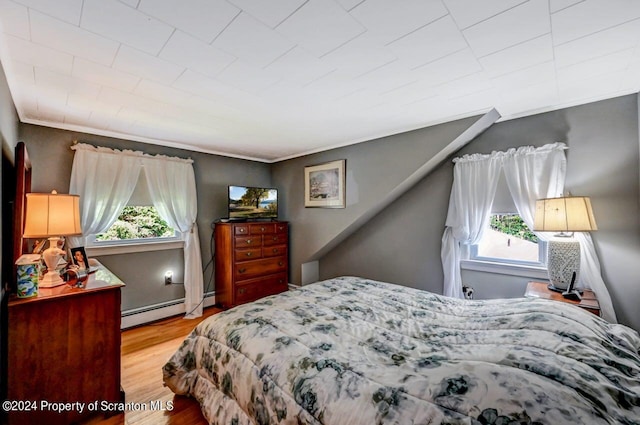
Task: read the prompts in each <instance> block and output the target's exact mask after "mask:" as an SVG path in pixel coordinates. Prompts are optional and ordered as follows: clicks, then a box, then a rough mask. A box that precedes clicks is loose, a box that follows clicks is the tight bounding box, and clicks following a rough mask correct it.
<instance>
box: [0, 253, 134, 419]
mask: <svg viewBox="0 0 640 425" xmlns="http://www.w3.org/2000/svg"><path fill="white" fill-rule="evenodd" d="M92 264H96V263H92ZM97 267H98V268H97V271H96V272H94V273H91V274H90V275H89V277H88V279H87V282H86V287H85V288H75V287H71V286H69V285H62V286H58V287H55V288H40V289H39V293H38V296H36V297H32V298H15V295H14V296H12V298H11V299H10V300H9V388H8V400H9V401H11V402H13V403H14V404H15V405H14V406H11V408H10V409H7V410H9V415H8V417H9V424H19V425H26V424H36V423H38V424H47V425H53V424H70V423H76V422H79V421H81V420H84V419H85V418H87V417H89V416H92V415H95V414H99V413H100V409H99V407H101V405H102V402H108V403H116V402H120V401H124V398H123V393H122V392H121V389H120V288H121V287H123V286H124V283H122V281H121V280H120V279H118V277H117V276H115V275H114V274H113V273H111V272H110V271H109V270H108V269H106V268H105V267H104V266H102V265H100V264H99V263H97ZM96 401H97V402H98V404H97V405H94V407H97V408H95V409H92V410H90V409H89V403H91V402H96ZM56 402H57V403H62V402H64V403H70V404H67V405H66V408H67V409H69V410H68V411H65V412H56V411H54V409H55V408H57V407H61V406H63V405H55V404H53V403H56ZM47 403H52V404H47ZM80 406H82V409H81V407H80ZM111 406H112V405H109V407H111ZM80 410H82V411H80ZM109 413H117V412H109Z"/></svg>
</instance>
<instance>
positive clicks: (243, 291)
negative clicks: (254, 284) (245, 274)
mask: <svg viewBox="0 0 640 425" xmlns="http://www.w3.org/2000/svg"><path fill="white" fill-rule="evenodd" d="M245 291H246V289H244V288H240V289H238V294H244V293H245Z"/></svg>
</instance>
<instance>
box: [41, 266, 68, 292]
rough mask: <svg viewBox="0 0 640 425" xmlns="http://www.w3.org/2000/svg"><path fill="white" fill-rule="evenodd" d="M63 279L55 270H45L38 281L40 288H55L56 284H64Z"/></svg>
mask: <svg viewBox="0 0 640 425" xmlns="http://www.w3.org/2000/svg"><path fill="white" fill-rule="evenodd" d="M64 283H65V282H64V280H62V278H61V277H60V274H58V272H56V271H55V270H54V271H52V272H47V274H45V275H44V277H43V278H42V279H41V280H40V282H38V286H39V287H40V288H55V287H56V286H60V285H64Z"/></svg>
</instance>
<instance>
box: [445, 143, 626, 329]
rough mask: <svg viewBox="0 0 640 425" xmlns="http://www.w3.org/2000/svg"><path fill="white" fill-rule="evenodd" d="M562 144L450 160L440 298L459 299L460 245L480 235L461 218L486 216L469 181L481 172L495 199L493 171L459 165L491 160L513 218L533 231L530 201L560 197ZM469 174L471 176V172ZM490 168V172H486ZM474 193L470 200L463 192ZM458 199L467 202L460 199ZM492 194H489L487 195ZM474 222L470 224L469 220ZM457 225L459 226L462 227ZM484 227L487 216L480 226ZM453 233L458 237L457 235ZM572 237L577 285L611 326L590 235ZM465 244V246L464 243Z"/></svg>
mask: <svg viewBox="0 0 640 425" xmlns="http://www.w3.org/2000/svg"><path fill="white" fill-rule="evenodd" d="M565 149H566V146H565V145H564V144H563V143H552V144H548V145H545V146H542V147H540V148H534V147H531V146H525V147H521V148H518V149H510V150H508V151H507V152H494V153H492V154H491V156H487V155H485V156H482V155H479V156H471V157H468V156H465V157H462V158H460V159H454V162H456V164H455V166H454V182H453V188H452V189H451V199H450V201H449V215H448V216H447V222H446V225H447V226H448V227H446V228H445V233H444V236H443V238H442V252H441V256H442V265H443V268H444V277H445V282H444V287H445V290H444V295H447V296H451V297H457V298H463V294H462V280H461V278H460V259H461V253H460V248H459V245H460V243H468V244H475V243H477V242H478V241H479V240H480V239H481V237H482V235H481V234H479V235H478V237H476V238H475V239H473V238H472V236H473V233H472V232H469V231H468V230H467V229H468V228H469V229H470V228H472V227H471V226H469V225H468V224H467V225H466V227H465V224H464V223H465V219H466V220H467V222H468V221H469V219H468V218H466V215H470V216H471V217H476V216H479V215H481V214H485V206H486V205H487V200H486V196H488V190H487V187H483V185H482V184H481V183H479V182H477V181H474V180H480V179H482V178H483V177H482V175H483V174H486V177H484V179H486V181H487V186H493V194H494V195H495V183H494V182H493V178H494V177H493V172H494V171H495V170H494V168H493V167H486V170H485V169H482V168H479V167H477V166H476V167H474V166H468V167H467V168H469V169H465V168H462V167H460V166H461V165H463V164H473V161H470V160H469V159H470V158H474V157H475V158H489V157H490V158H492V159H495V160H496V162H497V164H498V165H497V166H496V168H497V171H495V172H496V173H497V175H499V173H500V168H502V170H503V171H504V173H505V177H506V181H507V186H508V187H509V192H510V193H511V196H512V197H513V201H514V203H515V205H516V209H517V210H518V214H520V217H522V219H523V221H524V222H525V223H526V225H527V226H529V228H533V217H534V214H535V203H536V200H537V199H542V198H555V197H559V196H562V194H563V191H564V181H565V176H566V168H567V164H566V158H565V154H564V150H565ZM472 170H473V172H471V171H472ZM489 170H491V171H489ZM459 179H467V180H470V181H467V182H460V181H459ZM474 190H475V191H477V193H476V194H475V195H474V196H475V197H474V196H472V195H470V194H469V193H468V191H474ZM461 196H463V197H465V198H466V199H459V198H460V197H461ZM492 196H493V195H492ZM492 200H493V197H492V198H491V200H490V201H489V202H488V205H489V207H488V208H489V210H488V211H486V217H488V215H489V214H490V209H491V202H492ZM460 207H463V208H467V209H469V211H468V213H467V214H465V213H464V212H460V211H459V209H460ZM473 222H475V220H473ZM461 224H462V225H461ZM485 225H486V218H485V221H484V222H483V224H482V226H483V228H484V226H485ZM456 235H458V237H456ZM537 235H538V237H540V238H541V239H543V240H546V239H548V237H549V235H548V234H545V233H537ZM575 238H576V239H577V240H578V241H579V242H580V255H581V262H580V281H579V282H578V286H581V287H585V288H590V289H592V290H593V291H594V292H595V293H596V294H597V295H598V302H599V303H600V311H601V313H602V317H603V318H604V319H605V320H608V321H609V322H611V323H616V322H617V319H616V314H615V311H614V309H613V303H612V302H611V296H610V295H609V291H608V290H607V287H606V285H605V283H604V280H603V279H602V274H601V272H600V261H599V259H598V255H597V253H596V250H595V246H594V245H593V241H592V239H591V235H590V234H589V233H580V232H577V233H575ZM465 241H470V242H465Z"/></svg>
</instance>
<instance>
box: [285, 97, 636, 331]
mask: <svg viewBox="0 0 640 425" xmlns="http://www.w3.org/2000/svg"><path fill="white" fill-rule="evenodd" d="M403 137H405V135H399V136H397V138H396V139H393V141H394V147H395V146H404V145H403V143H402V142H403V140H401V139H402V138H403ZM555 141H564V142H566V143H567V145H568V146H569V150H568V151H567V161H568V166H567V179H566V189H567V190H569V191H570V192H571V193H572V194H574V195H587V196H590V197H591V200H592V203H593V208H594V213H595V215H596V219H597V222H598V227H599V230H598V231H597V232H595V233H594V234H593V239H594V242H595V245H596V249H597V251H598V253H599V255H600V260H601V263H602V274H603V277H604V280H605V282H606V283H607V286H608V288H609V291H610V292H611V296H612V298H613V303H614V306H615V308H616V311H617V314H618V318H619V321H620V322H622V323H624V324H627V325H630V326H631V327H633V328H635V329H640V315H639V314H638V313H637V306H638V305H640V284H638V279H639V278H638V276H640V261H638V259H639V258H640V207H639V205H640V185H639V180H640V176H639V171H638V170H639V158H640V152H639V140H638V104H637V99H636V95H630V96H625V97H620V98H616V99H610V100H606V101H602V102H597V103H593V104H588V105H583V106H579V107H574V108H569V109H564V110H559V111H555V112H549V113H545V114H539V115H534V116H529V117H524V118H520V119H515V120H509V121H504V122H499V123H497V124H495V125H494V126H492V127H491V128H489V129H488V130H487V131H485V132H484V133H483V134H482V135H480V136H479V137H478V138H476V139H475V140H474V141H472V142H471V143H470V144H468V145H467V146H466V147H464V148H463V149H461V150H460V151H459V152H458V153H457V154H456V156H459V155H463V154H466V153H490V152H491V151H494V150H505V149H508V148H510V147H518V146H523V145H533V146H542V145H544V144H546V143H550V142H555ZM353 149H354V151H351V152H350V154H351V155H354V156H356V157H358V156H359V152H360V151H362V152H363V153H365V152H366V153H367V154H370V151H369V150H368V146H367V144H361V145H356V146H354V147H353ZM381 154H382V155H384V156H383V157H377V158H370V161H372V162H373V163H376V162H385V163H387V161H391V163H392V164H394V166H395V167H396V168H398V169H402V170H403V172H404V170H405V169H407V168H410V167H415V165H416V162H415V160H414V158H411V156H410V153H409V152H405V151H403V150H402V149H393V152H392V153H390V152H384V153H381ZM343 155H344V153H343V151H342V150H336V151H330V152H324V153H323V154H322V158H320V157H317V156H316V155H312V156H309V157H305V158H302V159H299V160H298V161H296V163H295V164H294V165H295V167H292V166H291V165H289V164H282V168H280V169H278V167H281V164H277V166H276V171H275V172H274V181H275V182H276V183H279V182H281V181H286V180H287V179H293V176H294V175H299V174H300V173H301V172H302V171H301V169H302V167H303V165H306V164H312V163H315V162H321V160H324V159H329V158H330V159H337V158H338V157H341V156H343ZM390 158H393V160H390ZM285 166H287V168H284V167H285ZM347 167H348V168H349V169H350V170H349V172H350V173H352V174H354V175H356V176H358V178H359V176H361V175H367V174H369V173H371V174H375V173H376V172H377V170H375V169H374V170H370V169H369V167H368V166H367V165H366V164H365V165H364V166H362V165H361V164H358V163H355V164H354V163H353V162H348V163H347ZM277 171H280V174H278V172H277ZM381 173H383V174H385V175H386V174H388V173H393V172H392V171H389V170H384V171H382V172H381ZM452 180H453V165H452V163H451V162H450V161H447V163H445V164H443V165H442V166H441V167H440V168H439V169H437V170H436V171H434V172H433V173H432V174H431V175H429V176H427V177H426V178H425V179H423V180H422V181H421V182H420V183H419V184H418V185H416V186H415V187H414V188H413V189H412V190H410V191H409V192H407V193H406V194H405V195H403V196H402V197H401V198H400V199H399V200H398V202H396V203H395V205H392V206H390V207H389V208H387V209H386V210H385V211H383V212H382V213H380V214H379V215H378V216H376V217H375V218H374V219H373V220H371V221H370V222H369V223H367V224H366V225H365V226H364V227H362V228H361V229H360V230H359V231H358V232H356V233H355V234H353V235H352V236H351V237H350V238H348V239H347V240H346V241H345V242H343V243H342V244H341V245H340V246H338V247H337V248H336V249H334V250H333V251H331V252H330V253H328V254H327V255H326V256H324V257H323V258H322V259H321V260H320V276H321V278H323V279H324V278H329V277H333V276H338V275H345V274H346V275H360V276H366V277H369V278H373V279H379V280H387V281H391V282H397V283H401V284H404V285H408V286H413V287H417V288H422V289H427V290H430V291H435V292H441V291H442V265H441V261H440V246H441V237H442V231H443V229H444V220H445V217H446V213H447V209H448V204H449V193H450V190H451V184H452ZM350 190H352V188H351V187H349V186H348V187H347V193H348V192H349V191H350ZM296 196H299V197H300V198H301V195H296ZM289 208H291V212H290V213H291V214H292V215H294V216H296V217H297V216H300V215H302V216H304V215H305V214H308V213H306V212H304V213H301V212H300V211H297V210H296V209H298V208H301V207H300V206H299V205H294V206H289ZM287 212H288V213H289V210H287ZM314 214H316V215H322V216H323V220H322V221H321V222H320V221H318V223H319V224H318V225H317V228H316V229H315V230H314V232H316V233H329V234H330V233H333V232H335V228H336V227H337V228H340V226H341V223H340V222H338V223H336V224H333V222H332V220H331V218H330V216H331V214H332V211H331V210H318V211H314ZM298 225H299V223H298V222H296V221H295V220H294V224H293V226H298ZM296 231H297V230H296ZM296 231H294V232H292V233H293V235H292V238H295V237H296V236H295V232H296ZM305 233H307V232H305ZM300 243H304V241H300ZM303 261H304V260H303ZM295 266H296V264H295V263H294V262H293V261H292V267H295ZM528 280H530V279H529V278H524V277H521V278H518V277H512V276H505V275H497V274H492V273H481V272H472V271H465V272H463V281H464V282H465V283H467V284H471V285H472V286H474V287H475V289H476V296H477V297H478V298H497V297H514V296H521V295H522V294H523V293H524V287H525V285H526V282H527V281H528Z"/></svg>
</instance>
